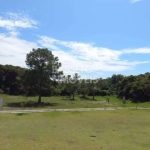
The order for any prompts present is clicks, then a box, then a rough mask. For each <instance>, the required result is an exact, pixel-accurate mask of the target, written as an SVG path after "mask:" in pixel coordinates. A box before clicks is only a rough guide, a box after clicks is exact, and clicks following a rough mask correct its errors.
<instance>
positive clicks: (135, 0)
mask: <svg viewBox="0 0 150 150" xmlns="http://www.w3.org/2000/svg"><path fill="white" fill-rule="evenodd" d="M140 1H142V0H130V2H131V3H137V2H140Z"/></svg>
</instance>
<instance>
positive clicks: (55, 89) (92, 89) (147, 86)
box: [0, 48, 150, 103]
mask: <svg viewBox="0 0 150 150" xmlns="http://www.w3.org/2000/svg"><path fill="white" fill-rule="evenodd" d="M25 62H26V65H27V66H28V68H22V67H19V66H12V65H0V93H2V94H3V93H4V94H9V95H25V96H35V95H38V96H39V98H38V103H41V97H42V96H58V95H61V96H69V97H71V98H72V99H75V95H76V94H78V95H81V98H84V99H86V97H87V96H92V99H93V100H94V99H95V96H106V95H116V96H118V97H120V98H122V97H125V98H126V99H127V100H130V101H132V102H147V101H150V73H145V74H140V75H136V76H133V75H130V76H123V75H121V74H117V75H116V74H113V75H112V76H111V77H108V78H106V79H102V78H97V79H81V78H80V76H79V75H78V74H77V73H75V74H74V75H73V76H71V75H67V76H64V75H63V71H59V68H61V63H60V62H59V59H58V57H55V56H54V55H53V54H52V52H51V51H49V50H48V49H45V48H38V49H33V50H32V51H31V52H30V53H28V54H27V56H26V60H25Z"/></svg>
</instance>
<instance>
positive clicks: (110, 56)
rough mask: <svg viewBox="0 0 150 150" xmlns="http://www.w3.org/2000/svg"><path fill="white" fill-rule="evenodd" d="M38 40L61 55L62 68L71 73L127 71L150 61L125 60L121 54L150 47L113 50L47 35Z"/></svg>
mask: <svg viewBox="0 0 150 150" xmlns="http://www.w3.org/2000/svg"><path fill="white" fill-rule="evenodd" d="M38 42H39V43H40V44H41V45H42V46H44V47H47V48H49V49H50V50H52V52H53V53H54V55H56V56H58V57H59V59H60V61H61V62H62V69H63V70H64V72H65V73H69V74H71V73H75V72H80V73H83V72H87V73H91V72H96V71H102V72H105V71H106V72H108V71H112V72H117V71H125V70H131V69H134V67H135V66H137V65H139V64H144V63H149V61H128V60H123V59H121V58H120V56H122V55H124V54H127V53H128V54H133V53H134V54H139V53H140V54H148V53H150V48H139V49H126V50H112V49H108V48H103V47H96V46H95V45H94V44H91V43H80V42H73V41H70V42H69V41H59V40H56V39H53V38H49V37H46V36H41V37H40V40H39V41H38Z"/></svg>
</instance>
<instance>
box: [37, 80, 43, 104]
mask: <svg viewBox="0 0 150 150" xmlns="http://www.w3.org/2000/svg"><path fill="white" fill-rule="evenodd" d="M41 89H42V86H41V83H40V85H39V99H38V104H41Z"/></svg>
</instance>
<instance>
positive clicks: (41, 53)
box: [26, 48, 61, 103]
mask: <svg viewBox="0 0 150 150" xmlns="http://www.w3.org/2000/svg"><path fill="white" fill-rule="evenodd" d="M26 65H27V66H28V67H29V72H30V73H29V75H31V74H32V76H30V78H28V79H29V80H31V82H32V83H33V84H34V85H35V86H36V87H37V88H38V95H39V98H38V103H41V92H42V88H43V87H46V85H48V84H50V81H51V80H55V79H56V78H57V77H58V76H59V74H60V73H61V72H59V71H58V69H59V67H61V63H60V62H59V59H58V57H55V56H54V55H53V54H52V52H51V51H49V50H48V49H46V48H38V49H33V50H32V51H31V52H30V53H28V54H27V56H26ZM31 72H32V73H31Z"/></svg>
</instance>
